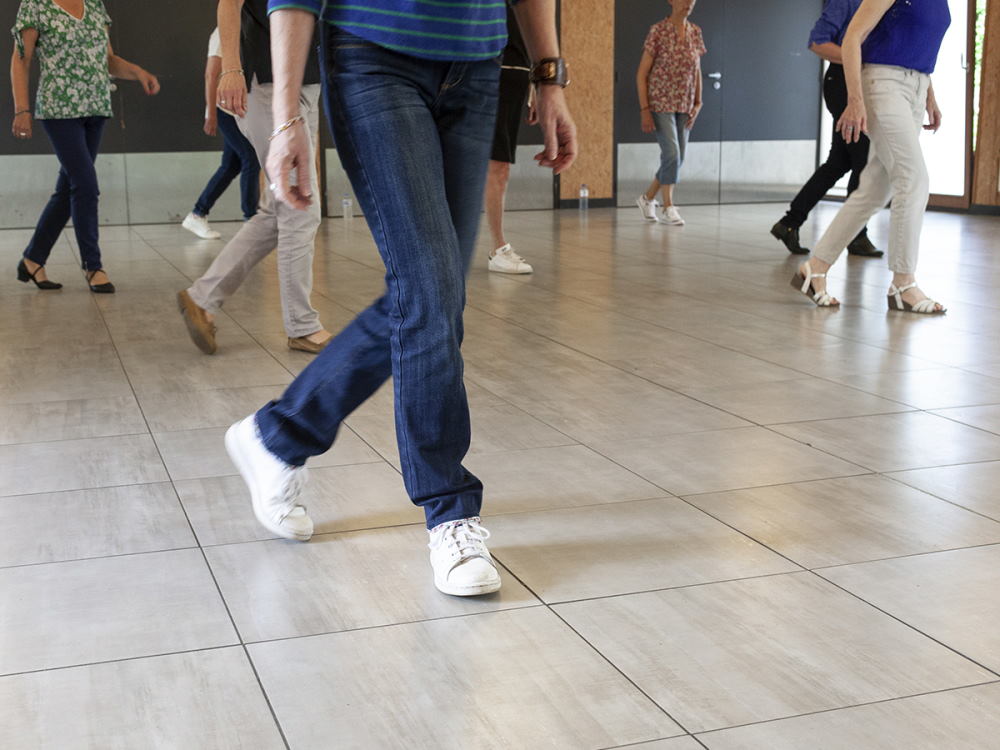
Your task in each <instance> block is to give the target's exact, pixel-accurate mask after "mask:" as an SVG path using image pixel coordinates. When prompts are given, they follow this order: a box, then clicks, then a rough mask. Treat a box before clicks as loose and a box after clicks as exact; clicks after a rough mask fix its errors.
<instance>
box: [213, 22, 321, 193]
mask: <svg viewBox="0 0 1000 750" xmlns="http://www.w3.org/2000/svg"><path fill="white" fill-rule="evenodd" d="M220 7H221V4H220ZM315 26H316V17H315V16H314V15H313V14H312V13H309V12H308V11H304V10H296V9H292V8H284V9H279V10H276V11H274V12H273V13H271V70H272V72H273V74H274V102H273V108H274V125H275V128H278V127H279V126H281V125H282V124H284V123H286V122H288V121H289V120H291V119H293V118H295V117H298V115H299V96H300V95H301V93H302V78H303V76H304V75H305V71H306V61H307V60H308V58H309V47H310V46H311V45H312V37H313V30H314V29H315ZM234 77H235V76H234ZM309 145H310V144H309V138H308V137H307V136H306V129H305V128H303V127H300V126H299V125H298V124H296V125H293V126H292V127H290V128H288V129H287V130H285V131H283V132H282V133H281V134H280V135H278V136H277V137H275V138H274V140H272V141H271V148H270V150H269V153H268V156H267V165H266V170H265V171H266V172H267V176H268V179H269V180H271V183H272V184H273V185H274V186H275V187H274V193H275V195H276V196H277V197H278V199H279V200H283V201H285V202H286V203H288V204H289V205H291V206H293V207H294V208H298V209H303V210H304V209H306V208H308V207H309V204H310V203H311V202H312V185H311V184H310V183H309V160H310V158H311V154H310V148H309ZM293 172H294V173H295V175H296V178H297V179H296V184H295V185H294V186H292V185H291V184H290V180H289V177H290V175H291V174H292V173H293Z"/></svg>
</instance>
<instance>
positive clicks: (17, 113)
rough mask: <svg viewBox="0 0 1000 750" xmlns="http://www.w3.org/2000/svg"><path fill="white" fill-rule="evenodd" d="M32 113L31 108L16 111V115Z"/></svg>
mask: <svg viewBox="0 0 1000 750" xmlns="http://www.w3.org/2000/svg"><path fill="white" fill-rule="evenodd" d="M30 114H31V110H30V109H22V110H21V111H20V112H15V113H14V117H17V116H18V115H30Z"/></svg>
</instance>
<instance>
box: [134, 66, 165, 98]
mask: <svg viewBox="0 0 1000 750" xmlns="http://www.w3.org/2000/svg"><path fill="white" fill-rule="evenodd" d="M135 80H137V81H138V82H139V85H140V86H142V90H143V91H145V92H146V96H156V95H157V94H159V93H160V82H159V81H158V80H157V78H156V76H154V75H153V74H152V73H150V72H149V71H146V70H143V69H142V68H139V70H138V72H137V73H136V76H135Z"/></svg>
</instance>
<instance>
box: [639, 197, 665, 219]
mask: <svg viewBox="0 0 1000 750" xmlns="http://www.w3.org/2000/svg"><path fill="white" fill-rule="evenodd" d="M635 203H636V205H637V206H639V211H640V212H641V213H642V218H644V219H645V220H646V221H656V220H657V218H656V209H657V208H659V206H660V202H659V201H658V200H656V198H653V200H650V199H649V198H647V197H646V196H645V194H640V195H639V197H638V198H636V199H635Z"/></svg>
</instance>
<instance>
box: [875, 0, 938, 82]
mask: <svg viewBox="0 0 1000 750" xmlns="http://www.w3.org/2000/svg"><path fill="white" fill-rule="evenodd" d="M950 25H951V11H949V10H948V0H896V2H895V4H894V5H893V6H892V7H891V8H889V10H888V11H887V12H886V14H885V15H884V16H883V17H882V20H881V21H879V24H878V26H876V27H875V28H874V29H872V33H871V34H869V35H868V38H867V39H866V40H865V43H864V44H863V45H861V60H862V62H865V63H870V64H873V65H897V66H899V67H901V68H909V69H910V70H919V71H920V72H921V73H927V74H928V75H929V74H931V73H933V72H934V65H935V63H936V62H937V56H938V52H939V51H940V49H941V42H942V41H943V40H944V34H945V32H946V31H947V30H948V27H949V26H950Z"/></svg>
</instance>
